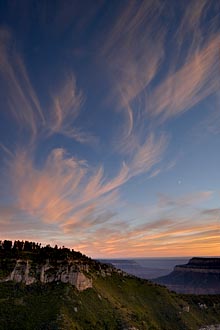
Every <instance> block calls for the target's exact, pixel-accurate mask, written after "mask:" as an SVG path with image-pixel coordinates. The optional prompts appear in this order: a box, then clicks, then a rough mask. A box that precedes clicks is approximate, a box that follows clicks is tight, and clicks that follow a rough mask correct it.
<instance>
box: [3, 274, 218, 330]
mask: <svg viewBox="0 0 220 330" xmlns="http://www.w3.org/2000/svg"><path fill="white" fill-rule="evenodd" d="M199 299H200V300H201V302H203V301H204V299H206V304H208V305H210V306H212V305H213V302H215V303H216V305H215V307H210V308H209V309H208V310H205V311H202V310H201V309H200V308H199V307H198V300H199ZM187 304H189V305H190V313H187V312H181V310H182V306H185V305H187ZM219 306H220V297H219V296H207V297H203V298H202V297H194V296H187V298H186V297H184V296H182V297H181V296H179V295H176V294H175V293H169V292H168V291H167V290H166V289H165V288H163V287H160V286H157V285H153V284H150V283H149V282H147V281H144V280H139V279H136V278H132V277H126V278H124V277H122V276H119V275H118V274H113V275H112V276H108V277H104V278H103V277H101V276H96V278H95V279H94V288H93V289H88V290H86V291H84V292H78V291H77V290H76V289H75V288H73V287H71V286H69V285H65V284H61V283H60V284H56V283H53V284H50V285H39V284H38V285H32V286H26V287H25V286H23V285H18V284H14V283H0V330H12V329H13V330H16V329H19V330H29V329H30V330H39V329H42V330H47V329H48V330H49V329H51V330H52V329H53V330H55V329H64V330H73V329H78V330H87V329H97V330H99V329H100V330H105V329H126V328H128V325H129V326H131V325H133V326H136V327H137V328H138V329H143V330H150V329H151V330H153V329H161V330H162V329H164V330H165V329H166V330H172V329H173V330H176V329H178V330H181V329H198V327H199V325H200V324H203V325H204V324H213V323H220V307H219ZM180 312H181V313H180Z"/></svg>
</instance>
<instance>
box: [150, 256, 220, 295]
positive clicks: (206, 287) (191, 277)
mask: <svg viewBox="0 0 220 330" xmlns="http://www.w3.org/2000/svg"><path fill="white" fill-rule="evenodd" d="M153 282H155V283H158V284H162V285H165V286H166V287H167V288H168V289H169V290H172V291H175V292H177V293H188V294H220V258H192V259H190V260H189V262H188V263H187V264H185V265H177V266H175V267H174V270H173V271H172V272H171V273H170V274H169V275H166V276H162V277H158V278H156V279H154V280H153Z"/></svg>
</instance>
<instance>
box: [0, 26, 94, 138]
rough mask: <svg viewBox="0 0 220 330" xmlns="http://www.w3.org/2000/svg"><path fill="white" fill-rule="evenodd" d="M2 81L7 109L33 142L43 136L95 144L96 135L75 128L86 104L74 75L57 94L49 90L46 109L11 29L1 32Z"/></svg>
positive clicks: (64, 82) (0, 72) (69, 76)
mask: <svg viewBox="0 0 220 330" xmlns="http://www.w3.org/2000/svg"><path fill="white" fill-rule="evenodd" d="M0 81H1V83H2V88H3V91H4V93H2V97H3V95H4V99H3V102H4V103H5V104H4V105H5V106H4V107H3V109H4V108H5V109H7V110H9V111H10V113H11V115H12V116H13V118H14V119H15V120H16V122H17V125H18V127H19V128H22V129H23V130H27V131H28V134H30V136H31V141H32V142H34V143H36V142H38V139H39V136H42V135H43V136H44V138H45V135H46V136H48V135H49V136H50V135H53V134H57V133H59V134H62V135H65V136H67V137H69V138H73V139H74V140H76V141H78V142H81V143H88V142H90V143H92V142H94V141H95V137H94V136H93V135H92V134H90V133H89V132H86V133H85V132H84V131H83V130H82V129H81V128H80V127H77V126H76V125H74V124H75V121H76V119H77V118H78V116H79V114H80V111H81V109H82V105H83V101H84V95H83V93H82V91H81V90H80V89H79V88H78V87H77V84H76V78H75V77H74V75H73V74H70V75H68V76H66V77H65V79H63V81H62V83H60V86H59V88H56V93H51V92H50V88H48V99H50V104H51V105H50V106H49V108H48V107H47V108H46V107H45V106H44V107H43V106H42V105H41V103H40V100H39V97H38V95H37V94H36V92H35V90H34V88H33V86H32V83H31V80H30V78H29V75H28V72H27V69H26V67H25V64H24V62H23V60H22V57H21V55H20V54H19V52H18V51H17V50H16V48H15V47H14V45H13V37H12V34H11V33H10V31H9V30H7V29H0ZM51 89H52V88H51ZM49 95H50V97H49Z"/></svg>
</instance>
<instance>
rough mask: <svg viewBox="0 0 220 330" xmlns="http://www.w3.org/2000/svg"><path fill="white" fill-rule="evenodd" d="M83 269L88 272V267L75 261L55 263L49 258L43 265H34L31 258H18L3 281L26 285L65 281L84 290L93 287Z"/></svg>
mask: <svg viewBox="0 0 220 330" xmlns="http://www.w3.org/2000/svg"><path fill="white" fill-rule="evenodd" d="M83 271H87V272H88V267H86V266H85V265H76V264H75V263H73V262H65V263H62V262H60V263H59V262H58V263H56V264H55V265H53V264H51V263H50V262H49V260H47V262H46V263H45V264H43V265H32V263H31V261H29V260H17V262H16V265H15V267H14V269H13V271H12V272H11V274H10V275H9V276H8V277H7V278H6V279H5V280H3V281H15V282H21V283H24V284H26V285H30V284H32V283H35V282H41V283H52V282H63V283H69V284H71V285H73V286H75V287H76V288H77V289H78V290H79V291H83V290H86V289H88V288H91V287H92V279H91V278H89V277H87V276H85V274H84V273H83Z"/></svg>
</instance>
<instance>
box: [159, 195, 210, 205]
mask: <svg viewBox="0 0 220 330" xmlns="http://www.w3.org/2000/svg"><path fill="white" fill-rule="evenodd" d="M212 195H213V191H198V192H194V193H190V194H187V195H184V196H180V197H170V196H167V195H164V194H161V193H159V194H158V197H159V201H158V206H159V207H163V208H164V207H186V206H195V205H197V204H200V203H202V202H204V201H206V200H208V199H210V198H211V197H212Z"/></svg>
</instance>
